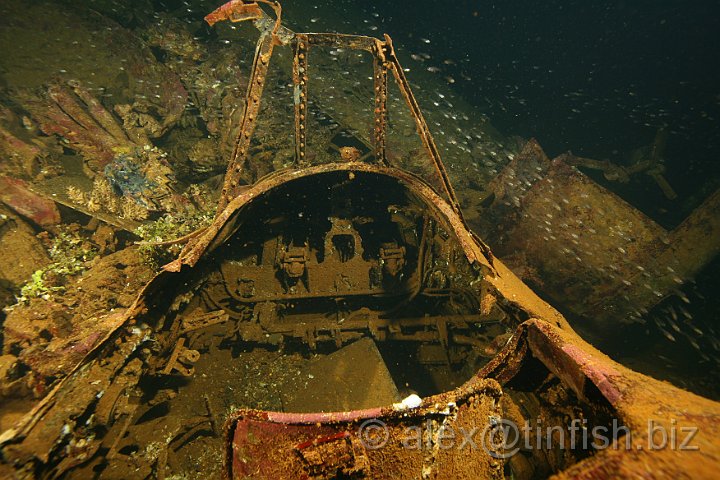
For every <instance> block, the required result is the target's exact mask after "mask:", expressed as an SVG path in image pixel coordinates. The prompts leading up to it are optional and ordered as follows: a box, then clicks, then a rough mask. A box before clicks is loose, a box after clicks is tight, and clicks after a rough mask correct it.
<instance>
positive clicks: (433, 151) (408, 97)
mask: <svg viewBox="0 0 720 480" xmlns="http://www.w3.org/2000/svg"><path fill="white" fill-rule="evenodd" d="M382 47H383V48H382V52H383V56H384V59H385V60H386V62H387V63H388V66H389V67H390V70H392V72H393V76H394V77H395V81H396V82H397V84H398V87H399V88H400V93H401V94H402V96H403V97H404V98H405V102H407V104H408V106H409V107H410V114H411V115H412V117H413V119H415V124H416V126H417V129H418V133H419V135H420V139H421V140H422V142H423V146H424V147H425V150H427V153H428V155H429V156H430V159H431V160H432V163H433V165H434V167H435V169H436V170H437V172H438V174H439V175H440V179H441V180H442V183H443V188H444V189H445V193H446V194H447V196H448V200H450V204H451V206H452V209H453V210H454V211H455V213H457V214H458V215H459V216H460V218H462V211H461V210H460V202H458V200H457V196H456V195H455V190H453V187H452V185H451V184H450V178H449V177H448V174H447V171H446V170H445V166H444V165H443V163H442V160H441V159H440V152H439V151H438V148H437V145H435V140H433V137H432V134H431V133H430V128H429V127H428V125H427V122H426V121H425V117H424V116H423V114H422V111H421V110H420V105H418V102H417V100H415V96H414V95H413V94H412V90H411V89H410V84H409V83H408V81H407V78H405V72H404V71H403V69H402V66H401V65H400V61H399V60H398V58H397V56H396V55H395V49H394V48H393V44H392V40H391V39H390V36H389V35H387V34H386V35H385V42H383V45H382Z"/></svg>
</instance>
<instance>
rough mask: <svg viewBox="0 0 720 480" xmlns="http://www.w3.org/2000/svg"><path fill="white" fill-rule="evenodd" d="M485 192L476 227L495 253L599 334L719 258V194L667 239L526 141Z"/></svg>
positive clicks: (616, 199) (635, 213) (648, 222)
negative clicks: (487, 199)
mask: <svg viewBox="0 0 720 480" xmlns="http://www.w3.org/2000/svg"><path fill="white" fill-rule="evenodd" d="M489 190H490V191H491V192H492V195H493V197H492V198H493V200H492V204H491V205H490V206H489V207H488V208H487V209H486V210H485V211H484V212H483V215H482V216H481V220H480V222H481V223H480V224H478V225H474V226H475V227H477V228H478V229H479V230H480V232H484V233H487V236H488V238H486V239H487V240H488V242H490V243H491V244H492V245H493V249H494V251H495V253H496V254H497V255H498V256H500V257H501V258H503V259H504V260H505V261H506V263H508V264H509V265H511V266H512V267H513V269H514V271H516V272H517V273H518V274H519V275H520V276H521V277H522V278H523V279H524V280H526V281H528V282H530V283H532V284H534V285H536V286H537V287H539V288H540V289H542V291H543V292H545V293H546V294H548V295H549V296H550V298H551V299H552V300H554V301H556V302H558V304H559V305H563V306H565V307H566V308H569V309H571V310H572V311H573V313H575V314H578V315H581V316H583V317H585V318H588V319H590V320H591V321H593V322H595V323H596V324H597V326H598V327H603V325H605V326H609V325H612V324H613V323H615V322H623V321H631V320H633V319H637V318H639V317H640V316H641V315H642V314H643V313H644V312H646V311H647V310H648V309H650V308H652V307H653V306H654V305H656V304H657V303H658V302H659V301H660V300H661V299H662V298H664V297H665V296H666V295H667V294H668V293H670V292H671V291H672V290H673V289H675V288H677V286H678V284H681V283H683V282H685V281H687V280H689V279H691V278H693V277H694V276H695V275H696V274H697V273H698V272H699V271H700V269H701V268H702V267H703V266H704V265H706V264H707V262H709V261H710V260H711V259H712V258H714V256H715V255H717V253H718V251H720V223H718V220H717V215H716V212H717V208H718V206H719V204H720V193H717V192H716V193H715V194H713V195H711V196H710V198H708V199H707V200H706V201H705V203H704V204H702V205H701V206H700V207H698V208H697V209H696V211H695V212H694V213H693V214H692V215H691V216H690V217H688V219H687V220H686V221H685V222H683V224H681V225H680V226H679V227H678V228H676V229H675V230H673V231H671V232H668V231H666V230H665V229H663V228H662V227H661V226H659V225H658V224H657V223H655V222H654V221H653V220H651V219H650V218H648V217H647V216H645V215H644V214H642V213H641V212H639V211H638V210H636V209H635V208H633V207H632V206H631V205H629V204H628V203H627V202H625V201H624V200H622V199H621V198H620V197H618V196H617V195H615V194H613V193H612V192H610V191H608V190H606V189H605V188H603V187H602V186H600V185H598V184H597V183H595V182H594V181H592V180H591V179H590V178H589V177H587V176H586V175H584V174H583V173H581V172H580V171H579V170H577V169H576V168H575V167H573V166H570V165H568V164H566V163H565V161H564V160H563V157H559V158H557V159H555V160H550V159H548V158H547V156H546V155H545V154H544V152H543V151H542V149H541V148H540V146H539V145H538V144H537V143H536V142H535V141H532V140H531V141H530V142H528V144H527V145H526V147H525V148H524V150H523V151H522V153H521V154H519V155H518V156H517V157H516V158H515V159H514V160H513V161H512V162H511V163H510V164H509V165H508V166H507V167H506V168H505V170H504V171H503V172H501V174H500V175H499V176H498V178H497V179H495V180H494V181H493V183H492V184H491V185H490V187H489Z"/></svg>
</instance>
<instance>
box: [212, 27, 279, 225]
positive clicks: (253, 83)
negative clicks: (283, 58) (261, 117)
mask: <svg viewBox="0 0 720 480" xmlns="http://www.w3.org/2000/svg"><path fill="white" fill-rule="evenodd" d="M274 46H275V39H274V35H273V33H272V32H269V31H266V32H263V34H262V36H261V37H260V40H259V41H258V45H257V47H256V49H255V59H254V60H253V66H252V74H251V76H250V82H249V84H248V89H247V93H246V95H245V109H244V111H243V117H242V120H241V122H240V132H239V134H238V137H237V139H236V140H235V148H234V150H233V154H232V158H231V160H230V164H229V165H228V169H227V172H226V173H225V181H224V183H223V189H222V195H221V197H220V202H219V204H218V212H221V211H222V209H224V208H225V206H226V205H227V204H228V203H229V202H230V200H231V199H232V198H234V197H235V193H236V191H237V187H238V184H239V183H238V182H239V180H240V176H241V173H242V168H243V163H244V162H245V158H246V156H247V152H248V149H249V147H250V140H251V138H252V134H253V132H254V130H255V123H256V122H255V120H256V119H257V114H258V112H259V111H260V99H261V97H262V92H263V88H264V87H265V81H266V79H267V72H268V68H269V66H270V57H271V56H272V52H273V47H274Z"/></svg>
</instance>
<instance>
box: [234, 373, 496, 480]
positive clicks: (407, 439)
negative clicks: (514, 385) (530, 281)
mask: <svg viewBox="0 0 720 480" xmlns="http://www.w3.org/2000/svg"><path fill="white" fill-rule="evenodd" d="M501 395H502V392H501V389H500V386H499V385H498V384H497V382H495V381H493V380H480V379H474V380H471V381H470V382H468V383H467V384H466V385H464V386H463V387H461V388H459V389H457V390H455V391H452V392H448V393H446V394H442V395H437V396H434V397H429V398H426V399H425V400H424V401H423V402H422V405H420V406H419V407H417V408H405V407H402V406H400V404H396V405H395V406H388V407H385V408H382V409H380V408H376V409H368V410H358V411H349V412H337V413H327V414H319V413H316V414H298V413H275V412H259V411H253V410H241V411H238V412H236V413H235V414H234V415H233V417H232V418H230V419H229V420H228V423H227V426H226V429H227V435H228V441H229V442H230V447H229V450H228V454H229V455H231V457H230V458H229V459H228V465H227V466H228V472H227V475H228V477H229V478H234V479H235V478H237V479H240V478H247V476H250V475H252V476H259V477H260V478H335V475H337V474H344V475H351V474H354V475H357V476H358V477H359V478H414V477H418V476H426V477H427V476H430V477H434V478H450V477H452V478H461V479H470V478H483V479H491V478H503V475H502V461H500V460H498V459H496V458H493V457H492V456H491V455H490V452H487V451H474V452H473V455H463V456H461V455H456V451H455V450H453V449H447V448H444V447H443V445H444V444H443V442H445V444H447V442H448V440H447V438H446V439H443V438H441V437H440V435H442V432H443V431H444V432H445V433H446V434H447V433H448V432H450V431H454V432H460V431H462V429H466V428H467V429H468V430H469V429H470V428H473V427H475V426H481V427H484V426H486V425H490V422H491V421H493V419H499V418H500V409H499V401H498V400H499V398H500V396H501ZM410 427H416V428H417V430H411V431H423V430H424V432H425V433H427V435H424V436H423V437H422V440H421V441H420V443H418V442H417V440H418V439H419V438H420V437H418V438H415V437H412V436H408V428H410ZM443 429H444V430H443ZM481 429H482V428H481ZM433 435H434V436H433Z"/></svg>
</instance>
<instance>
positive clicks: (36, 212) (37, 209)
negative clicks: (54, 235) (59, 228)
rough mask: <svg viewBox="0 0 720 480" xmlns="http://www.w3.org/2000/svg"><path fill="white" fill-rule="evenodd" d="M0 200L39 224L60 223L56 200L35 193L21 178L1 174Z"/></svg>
mask: <svg viewBox="0 0 720 480" xmlns="http://www.w3.org/2000/svg"><path fill="white" fill-rule="evenodd" d="M0 201H2V202H3V203H4V204H5V205H7V206H9V207H10V208H12V209H13V210H15V211H16V212H17V213H19V214H20V215H22V216H24V217H26V218H28V219H30V220H32V221H33V222H35V223H36V224H38V225H42V226H45V227H47V226H50V225H57V224H58V223H60V212H59V211H58V209H57V206H56V205H55V202H53V201H52V200H48V199H46V198H43V197H41V196H40V195H38V194H36V193H34V192H33V191H32V190H31V189H30V186H29V185H28V183H27V182H26V181H24V180H20V179H19V178H12V177H5V176H0Z"/></svg>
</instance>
